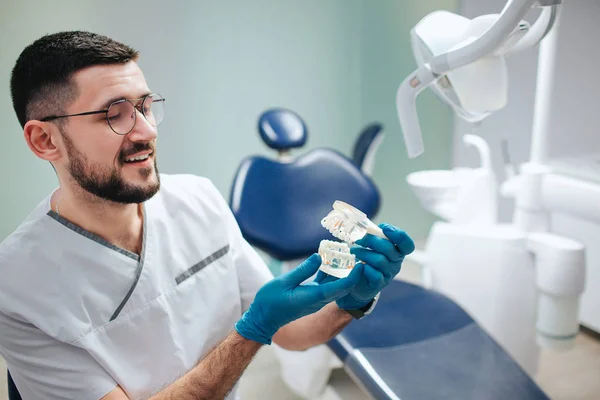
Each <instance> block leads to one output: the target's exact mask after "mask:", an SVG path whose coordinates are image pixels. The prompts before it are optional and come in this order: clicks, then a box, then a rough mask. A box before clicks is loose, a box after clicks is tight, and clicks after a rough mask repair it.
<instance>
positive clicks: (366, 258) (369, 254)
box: [315, 224, 415, 310]
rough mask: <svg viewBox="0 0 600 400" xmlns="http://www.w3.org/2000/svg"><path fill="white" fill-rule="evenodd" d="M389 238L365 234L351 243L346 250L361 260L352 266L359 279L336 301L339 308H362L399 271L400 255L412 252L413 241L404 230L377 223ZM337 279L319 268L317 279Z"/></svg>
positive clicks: (318, 280)
mask: <svg viewBox="0 0 600 400" xmlns="http://www.w3.org/2000/svg"><path fill="white" fill-rule="evenodd" d="M379 227H380V228H381V229H382V230H383V233H384V234H385V236H387V237H388V239H389V240H386V239H383V238H380V237H377V236H373V235H365V237H363V238H362V239H360V240H357V241H356V242H355V245H357V246H352V247H351V248H350V252H351V253H352V254H354V255H355V256H356V258H357V259H358V260H360V261H362V262H358V263H357V264H356V266H355V267H354V270H355V271H352V272H353V273H354V272H358V273H360V275H361V277H360V282H359V283H358V284H357V285H356V286H355V287H353V288H352V289H351V290H350V292H349V293H348V294H347V295H346V296H344V297H341V298H340V299H338V300H337V301H336V303H337V305H338V307H339V308H341V309H343V310H356V309H359V308H363V307H365V306H366V305H367V304H369V303H370V302H371V300H373V298H374V297H375V296H376V295H377V293H379V292H380V291H381V290H382V289H383V288H385V287H386V286H387V285H388V284H389V283H390V281H391V280H392V279H394V277H395V276H396V275H397V274H398V273H399V272H400V268H401V266H402V262H403V261H404V256H406V255H408V254H410V253H412V252H413V251H414V249H415V244H414V242H413V241H412V239H411V238H410V237H409V236H408V235H407V234H406V232H404V231H402V230H400V229H398V228H396V227H395V226H392V225H389V224H380V225H379ZM336 279H337V278H335V277H333V276H330V275H327V274H325V273H323V272H322V271H319V274H318V275H317V278H316V279H315V280H316V281H317V282H320V283H321V284H324V283H331V282H335V280H336Z"/></svg>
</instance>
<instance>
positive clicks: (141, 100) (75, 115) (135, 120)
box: [40, 93, 166, 136]
mask: <svg viewBox="0 0 600 400" xmlns="http://www.w3.org/2000/svg"><path fill="white" fill-rule="evenodd" d="M150 96H159V97H160V99H157V100H153V101H152V102H153V103H154V102H155V101H161V102H164V101H166V99H165V98H164V97H162V96H161V95H160V94H158V93H149V94H147V95H145V96H144V97H140V98H139V99H121V100H117V101H113V102H112V103H110V105H109V106H108V108H107V109H106V110H98V111H86V112H82V113H77V114H67V115H51V116H48V117H44V118H42V119H40V121H42V122H50V121H54V120H56V119H59V118H68V117H79V116H83V115H94V114H102V113H105V114H106V116H105V119H106V123H107V124H108V126H109V127H110V130H111V131H113V132H114V133H115V134H117V135H121V136H124V135H127V134H128V133H129V132H131V131H132V130H133V128H134V127H135V124H136V122H137V113H135V114H134V121H133V125H132V126H131V129H130V130H129V131H127V132H126V133H119V132H117V131H115V130H114V129H113V127H112V125H111V124H110V121H109V120H108V111H109V110H110V108H111V107H112V106H113V105H114V104H119V103H123V102H125V101H127V102H129V103H130V104H131V105H132V106H133V108H134V109H137V110H139V111H140V112H141V113H142V115H143V116H144V118H145V119H146V121H148V118H147V117H146V114H144V110H143V108H142V109H140V108H138V106H136V105H135V104H133V102H134V101H135V102H136V103H137V102H139V104H142V105H143V104H144V103H145V102H146V99H147V98H148V97H150ZM161 122H162V120H161ZM159 124H160V122H159V123H158V124H156V126H158V125H159Z"/></svg>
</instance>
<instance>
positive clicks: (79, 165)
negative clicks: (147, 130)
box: [61, 129, 160, 204]
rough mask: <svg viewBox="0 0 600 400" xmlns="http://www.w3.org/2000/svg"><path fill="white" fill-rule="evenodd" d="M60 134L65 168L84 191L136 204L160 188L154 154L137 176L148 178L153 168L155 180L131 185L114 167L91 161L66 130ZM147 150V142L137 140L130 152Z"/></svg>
mask: <svg viewBox="0 0 600 400" xmlns="http://www.w3.org/2000/svg"><path fill="white" fill-rule="evenodd" d="M61 133H62V137H63V140H64V142H65V146H66V149H67V154H68V156H69V164H68V166H67V169H68V171H69V173H70V174H71V177H72V178H73V180H75V182H77V184H78V185H79V186H80V187H81V188H82V189H83V190H85V191H86V192H88V193H91V194H92V195H94V196H97V197H99V198H102V199H105V200H109V201H112V202H115V203H122V204H132V203H135V204H139V203H143V202H145V201H147V200H148V199H150V198H152V197H153V196H154V195H155V194H156V193H157V192H158V190H159V189H160V175H159V173H158V166H157V162H156V157H154V165H153V166H152V167H149V168H145V169H140V170H139V173H140V175H141V176H143V177H144V178H147V177H148V176H150V174H152V170H153V169H154V172H155V173H156V178H157V181H156V183H153V184H148V185H146V186H136V185H132V184H129V183H127V182H125V181H124V180H123V178H122V177H121V175H120V174H119V172H118V171H117V170H116V169H115V168H110V167H104V166H102V167H101V166H98V165H93V164H90V163H89V162H88V160H87V157H86V156H85V155H84V154H82V153H81V152H80V151H79V150H78V149H77V148H76V147H75V145H74V144H73V142H72V141H71V139H70V138H69V136H68V135H67V134H66V132H64V131H63V130H62V129H61ZM149 149H153V148H152V147H151V145H149V144H144V143H136V144H135V146H134V149H133V151H132V152H130V153H131V154H133V153H137V152H140V151H144V150H149ZM124 158H125V155H124V154H121V155H120V157H119V160H120V161H121V162H122V163H123V162H124Z"/></svg>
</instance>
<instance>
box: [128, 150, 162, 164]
mask: <svg viewBox="0 0 600 400" xmlns="http://www.w3.org/2000/svg"><path fill="white" fill-rule="evenodd" d="M153 154H154V152H152V153H149V154H144V155H141V156H136V157H129V158H125V160H123V162H124V163H125V164H135V163H141V162H144V161H146V160H147V159H148V158H150V156H151V155H153Z"/></svg>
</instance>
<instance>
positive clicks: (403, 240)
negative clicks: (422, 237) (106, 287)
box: [379, 224, 415, 256]
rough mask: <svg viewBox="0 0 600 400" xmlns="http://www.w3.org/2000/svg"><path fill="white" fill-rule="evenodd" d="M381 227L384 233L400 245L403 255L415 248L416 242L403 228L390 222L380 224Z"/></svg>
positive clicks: (397, 245) (399, 248)
mask: <svg viewBox="0 0 600 400" xmlns="http://www.w3.org/2000/svg"><path fill="white" fill-rule="evenodd" d="M379 227H380V228H381V230H382V231H383V233H384V235H385V236H387V237H388V239H390V241H391V242H392V243H394V244H395V245H396V247H398V250H399V251H400V253H401V254H402V256H406V255H408V254H410V253H412V252H413V251H414V250H415V243H414V242H413V240H412V239H411V238H410V236H408V234H407V233H406V232H404V231H403V230H401V229H399V228H397V227H395V226H394V225H390V224H380V225H379Z"/></svg>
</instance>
